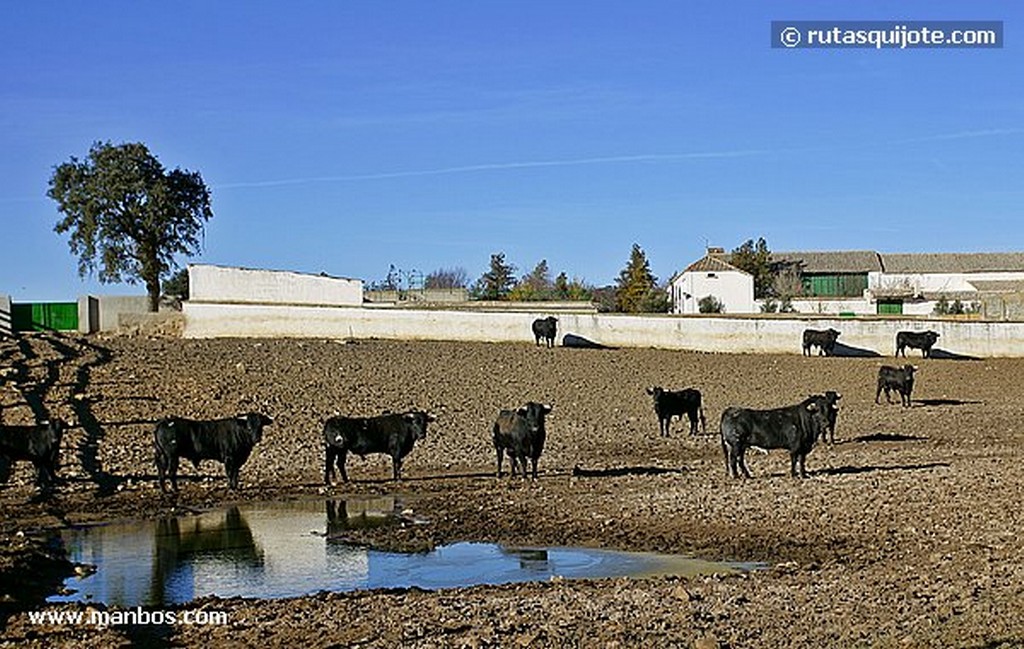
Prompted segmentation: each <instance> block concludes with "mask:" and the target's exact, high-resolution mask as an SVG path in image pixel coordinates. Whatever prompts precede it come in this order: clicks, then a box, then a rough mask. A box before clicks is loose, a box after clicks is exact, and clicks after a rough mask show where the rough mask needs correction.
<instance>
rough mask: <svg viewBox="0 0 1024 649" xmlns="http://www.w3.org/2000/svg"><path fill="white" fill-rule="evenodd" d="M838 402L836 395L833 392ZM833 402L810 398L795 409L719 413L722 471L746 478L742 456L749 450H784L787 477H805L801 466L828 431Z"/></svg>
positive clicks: (746, 472) (742, 410) (820, 398)
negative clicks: (751, 448) (720, 415)
mask: <svg viewBox="0 0 1024 649" xmlns="http://www.w3.org/2000/svg"><path fill="white" fill-rule="evenodd" d="M836 395H837V396H836V399H837V400H838V393H836ZM838 408H839V406H838V404H836V403H833V404H832V405H829V398H828V397H826V396H825V395H821V394H818V395H814V396H811V397H808V398H807V399H804V400H803V401H802V402H800V403H799V404H797V405H795V406H787V407H785V408H774V409H771V410H751V409H748V408H737V407H730V408H726V409H725V412H723V413H722V424H721V435H722V453H723V454H724V455H725V464H726V470H727V471H728V472H729V473H730V475H732V477H734V478H738V477H739V471H738V470H737V469H739V470H742V471H743V475H744V476H745V477H747V478H749V477H751V475H750V471H749V470H748V469H747V464H746V461H745V460H744V454H745V453H746V451H747V449H748V448H750V447H752V446H753V447H756V448H761V449H772V448H784V449H786V450H788V451H789V457H790V469H789V471H790V475H792V476H793V477H797V475H798V474H797V467H798V465H799V470H800V471H799V476H800V477H801V478H806V477H807V471H806V469H805V467H804V464H805V461H806V459H807V454H808V453H810V452H811V448H813V446H814V442H815V441H816V440H817V439H818V437H819V436H821V435H822V432H823V431H825V430H826V429H828V428H829V426H830V424H829V421H830V418H831V417H830V410H838Z"/></svg>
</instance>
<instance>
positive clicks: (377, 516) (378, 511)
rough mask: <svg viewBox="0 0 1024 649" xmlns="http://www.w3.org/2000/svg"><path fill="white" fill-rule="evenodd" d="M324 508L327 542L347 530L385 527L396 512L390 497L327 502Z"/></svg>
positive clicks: (393, 500)
mask: <svg viewBox="0 0 1024 649" xmlns="http://www.w3.org/2000/svg"><path fill="white" fill-rule="evenodd" d="M326 507H327V539H328V541H330V540H331V539H332V538H336V537H340V536H343V535H344V534H345V532H347V531H348V530H357V529H367V528H371V527H380V526H382V525H387V524H388V523H391V522H393V521H394V517H395V510H396V504H395V499H394V498H393V497H391V496H382V497H379V498H360V499H356V500H328V501H327V502H326ZM339 540H340V539H339Z"/></svg>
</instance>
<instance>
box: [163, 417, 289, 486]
mask: <svg viewBox="0 0 1024 649" xmlns="http://www.w3.org/2000/svg"><path fill="white" fill-rule="evenodd" d="M272 423H274V422H273V420H272V419H271V418H270V417H267V416H266V415H261V414H259V413H256V412H250V413H247V414H244V415H238V416H237V417H229V418H226V419H214V420H210V421H196V420H194V419H185V418H184V417H169V418H167V419H164V420H162V421H160V422H159V423H158V424H157V425H156V430H155V431H154V434H153V437H154V439H153V442H154V448H155V451H156V453H155V455H156V468H157V473H158V474H159V476H160V490H161V491H165V492H166V491H167V487H166V484H165V482H164V479H165V474H167V475H169V476H170V478H171V488H172V489H173V490H174V491H175V492H177V491H178V460H179V459H180V458H185V459H186V460H191V461H192V466H194V467H195V468H197V469H198V468H199V463H200V462H201V461H202V460H216V461H218V462H220V463H222V464H223V465H224V472H225V473H226V474H227V476H228V487H230V488H231V489H237V488H238V471H239V470H240V469H241V468H242V465H243V464H245V461H246V460H248V459H249V454H250V453H252V449H253V447H254V446H255V445H256V444H258V443H259V442H260V440H261V439H263V427H264V426H269V425H270V424H272Z"/></svg>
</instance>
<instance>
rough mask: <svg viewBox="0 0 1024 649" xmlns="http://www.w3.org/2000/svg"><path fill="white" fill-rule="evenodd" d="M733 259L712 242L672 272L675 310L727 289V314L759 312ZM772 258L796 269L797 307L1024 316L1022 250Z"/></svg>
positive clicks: (787, 254) (856, 252)
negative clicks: (956, 309) (957, 307)
mask: <svg viewBox="0 0 1024 649" xmlns="http://www.w3.org/2000/svg"><path fill="white" fill-rule="evenodd" d="M729 258H730V255H729V254H728V253H726V252H725V251H724V249H722V248H709V249H708V254H707V255H705V256H704V257H703V258H701V259H700V260H698V261H696V262H694V263H693V264H691V265H690V266H688V267H687V268H686V270H684V271H682V272H680V273H678V274H677V275H675V276H674V277H673V278H672V283H671V284H672V303H673V309H672V311H673V313H697V312H698V309H697V307H696V302H697V301H699V300H700V298H701V297H703V296H704V295H715V296H716V297H718V299H720V300H722V301H723V302H726V299H725V297H726V296H727V297H728V302H726V312H728V313H757V312H758V311H760V310H761V308H760V306H761V305H760V302H759V301H755V300H754V299H753V293H754V289H753V278H752V277H751V276H750V275H747V274H746V273H744V272H743V271H742V270H739V269H738V268H736V267H734V266H732V265H731V264H729ZM771 262H772V263H773V264H776V265H779V266H783V267H786V266H788V267H790V268H793V269H795V270H797V271H798V274H799V277H800V280H801V284H802V286H801V290H800V293H799V295H796V296H794V297H793V298H792V300H791V304H792V307H793V309H794V310H795V311H797V312H799V313H808V314H810V313H814V314H831V315H836V314H850V315H869V314H883V315H884V314H894V315H895V314H905V315H931V314H932V313H933V312H934V311H935V307H936V305H937V304H938V303H939V302H940V301H944V302H946V303H948V304H952V303H954V302H956V301H960V303H961V304H962V305H963V306H964V307H965V308H966V309H968V310H972V311H975V312H977V313H979V314H980V315H982V316H983V317H985V318H989V319H997V320H1006V319H1013V320H1022V319H1024V253H1019V252H1009V253H885V252H875V251H872V250H838V251H796V252H774V253H772V255H771ZM740 274H742V275H746V279H745V280H743V279H740V278H739V275H740ZM712 275H713V277H712ZM723 278H727V279H725V280H724V281H723ZM715 286H718V287H719V288H717V289H716V288H715ZM747 286H749V288H746V287H747ZM744 291H746V292H747V293H746V294H747V295H749V299H746V298H744V297H743V295H741V293H742V292H744Z"/></svg>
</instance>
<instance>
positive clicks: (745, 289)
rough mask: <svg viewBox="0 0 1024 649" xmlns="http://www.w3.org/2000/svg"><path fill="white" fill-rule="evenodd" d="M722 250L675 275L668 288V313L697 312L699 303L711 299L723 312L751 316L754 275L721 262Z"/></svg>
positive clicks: (708, 255) (752, 310)
mask: <svg viewBox="0 0 1024 649" xmlns="http://www.w3.org/2000/svg"><path fill="white" fill-rule="evenodd" d="M724 256H725V250H724V249H722V248H708V254H706V255H705V256H704V257H702V258H701V259H699V260H697V261H695V262H693V263H692V264H690V265H689V266H687V267H686V268H685V269H684V270H683V271H681V272H679V273H676V274H675V275H674V276H673V277H672V279H671V280H669V285H670V287H671V299H672V313H700V312H701V311H700V301H701V300H702V299H704V298H706V297H709V296H710V297H713V298H715V299H716V300H718V302H720V303H721V305H722V311H723V312H724V313H754V312H756V311H757V310H758V307H757V305H756V304H755V303H754V276H753V275H751V274H750V273H748V272H746V271H742V270H740V269H739V268H736V267H735V266H733V265H732V264H730V263H729V262H727V261H725V259H723V257H724Z"/></svg>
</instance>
